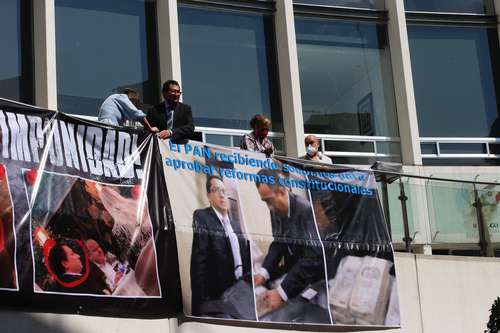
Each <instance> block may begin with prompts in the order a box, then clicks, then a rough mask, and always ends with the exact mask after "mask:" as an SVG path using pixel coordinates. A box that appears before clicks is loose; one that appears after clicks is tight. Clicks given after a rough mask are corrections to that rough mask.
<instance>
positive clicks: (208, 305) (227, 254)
mask: <svg viewBox="0 0 500 333" xmlns="http://www.w3.org/2000/svg"><path fill="white" fill-rule="evenodd" d="M206 189H207V198H208V201H209V202H210V207H207V208H204V209H198V210H196V211H195V212H194V214H193V247H192V252H191V290H192V313H193V315H195V316H216V317H226V315H225V312H226V311H225V309H224V306H223V302H222V301H221V298H222V295H223V294H224V291H226V290H227V289H228V288H230V287H231V286H233V285H234V284H235V283H236V282H237V281H238V280H240V279H242V278H243V277H248V278H250V276H251V275H250V249H249V246H248V241H247V240H246V239H245V237H244V236H243V234H242V231H241V227H240V225H239V223H238V221H237V220H236V221H235V220H234V219H233V217H232V216H231V214H230V202H229V197H228V194H227V192H226V187H225V185H224V182H223V181H222V178H220V177H219V176H209V177H208V179H207V183H206ZM251 301H252V302H253V300H251ZM252 308H253V304H252Z"/></svg>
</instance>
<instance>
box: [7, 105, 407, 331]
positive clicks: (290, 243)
mask: <svg viewBox="0 0 500 333" xmlns="http://www.w3.org/2000/svg"><path fill="white" fill-rule="evenodd" d="M0 131H1V133H0V140H1V149H2V152H1V157H0V196H1V197H0V305H1V306H5V307H8V308H9V309H13V307H14V308H15V307H18V308H19V309H23V310H30V311H42V312H61V313H79V314H90V315H106V316H125V317H152V318H161V317H172V316H179V315H180V314H181V313H184V314H185V315H186V316H188V317H189V318H191V319H193V320H207V319H208V320H212V321H214V320H216V321H214V322H219V321H220V320H223V323H225V324H227V323H237V322H241V321H243V322H247V323H248V324H250V323H252V325H254V324H253V323H254V322H260V323H267V324H268V325H275V324H299V325H303V324H307V325H325V326H331V325H342V326H346V325H347V326H352V327H354V329H357V328H359V329H362V328H366V327H376V328H387V327H399V325H400V316H399V302H398V291H397V282H396V276H395V270H394V257H393V249H392V245H391V242H390V238H389V235H388V231H387V228H386V224H385V222H384V218H383V214H382V209H381V206H380V202H379V199H378V193H377V187H376V183H375V179H374V176H373V174H372V173H371V172H369V171H360V170H353V169H338V168H334V167H332V166H329V165H321V164H311V163H308V162H306V161H300V160H296V159H286V158H283V157H280V158H271V159H269V158H265V156H264V155H261V154H258V153H252V152H247V151H242V150H239V149H233V148H227V147H221V146H216V145H207V144H203V143H198V142H194V141H191V142H188V143H187V144H185V145H178V144H174V143H172V142H170V141H168V140H159V139H158V138H157V137H155V136H154V135H151V134H149V133H147V132H145V131H142V130H138V129H133V128H117V127H113V126H106V125H103V124H99V123H96V122H91V121H85V120H82V119H78V118H74V117H70V116H68V115H65V114H62V113H59V112H55V111H49V110H44V109H39V108H35V107H31V106H26V105H22V104H19V103H13V102H9V101H5V100H1V99H0Z"/></svg>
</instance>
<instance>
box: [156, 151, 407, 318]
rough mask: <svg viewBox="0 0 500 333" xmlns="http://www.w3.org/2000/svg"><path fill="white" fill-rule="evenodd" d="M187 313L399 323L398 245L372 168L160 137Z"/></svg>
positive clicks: (227, 316)
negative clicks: (349, 167)
mask: <svg viewBox="0 0 500 333" xmlns="http://www.w3.org/2000/svg"><path fill="white" fill-rule="evenodd" d="M160 153H161V158H162V160H163V165H164V172H165V180H166V184H167V188H168V192H169V193H170V202H171V207H172V214H173V217H174V221H175V228H176V238H177V246H178V255H179V272H180V279H181V285H182V300H183V306H184V314H185V315H186V316H189V317H193V318H205V319H206V318H211V319H215V318H216V319H225V320H239V321H254V322H267V323H285V324H290V323H296V324H313V325H318V324H319V325H344V326H345V325H349V326H355V327H357V326H363V327H364V326H370V327H398V326H399V325H400V316H399V303H398V292H397V282H396V277H395V270H394V257H393V249H392V245H391V242H390V238H389V234H388V231H387V227H386V224H385V222H384V218H383V214H382V209H381V206H380V202H379V199H378V194H377V188H376V183H375V179H374V176H373V174H372V173H371V172H369V171H357V170H347V169H344V170H339V169H335V168H333V167H332V166H327V165H319V164H313V165H310V164H305V163H307V162H306V161H299V160H292V159H290V160H289V159H283V158H273V159H266V158H265V156H264V155H262V154H258V153H252V152H247V151H241V150H238V149H231V148H226V147H221V146H215V145H207V144H202V143H197V142H190V143H188V144H185V145H177V144H174V143H171V142H168V141H161V142H160Z"/></svg>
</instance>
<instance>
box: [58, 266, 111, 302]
mask: <svg viewBox="0 0 500 333" xmlns="http://www.w3.org/2000/svg"><path fill="white" fill-rule="evenodd" d="M89 269H90V272H89V275H88V277H87V279H86V280H85V281H83V282H82V283H81V284H79V285H78V286H75V287H65V286H62V285H59V284H57V286H56V287H55V291H58V292H63V293H78V294H92V295H104V294H105V292H104V290H107V291H108V292H110V290H109V287H108V285H107V283H106V276H105V275H104V273H103V272H102V271H101V270H100V269H99V267H97V266H96V265H95V264H94V263H89ZM79 278H80V277H79V276H75V275H67V274H65V275H64V276H63V277H62V280H63V281H64V282H73V281H76V280H78V279H79Z"/></svg>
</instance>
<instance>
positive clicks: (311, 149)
mask: <svg viewBox="0 0 500 333" xmlns="http://www.w3.org/2000/svg"><path fill="white" fill-rule="evenodd" d="M306 151H307V155H309V156H314V155H316V153H317V152H318V148H316V147H314V146H313V145H309V146H307V149H306Z"/></svg>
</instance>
